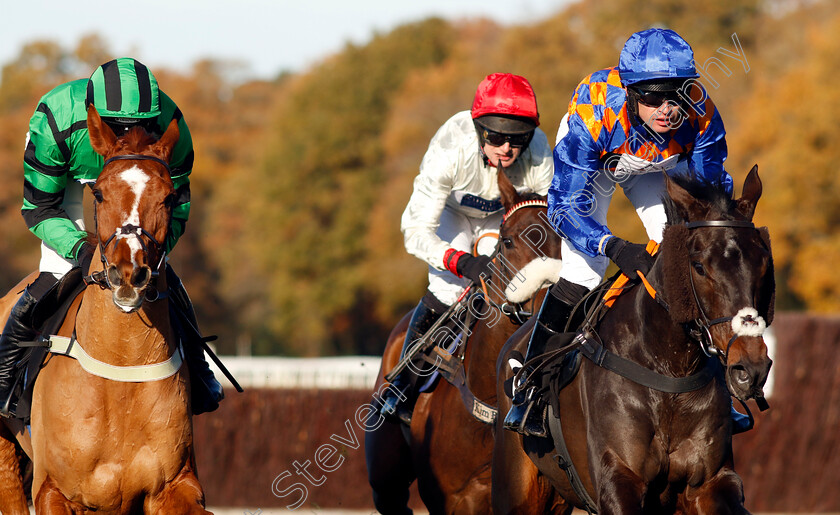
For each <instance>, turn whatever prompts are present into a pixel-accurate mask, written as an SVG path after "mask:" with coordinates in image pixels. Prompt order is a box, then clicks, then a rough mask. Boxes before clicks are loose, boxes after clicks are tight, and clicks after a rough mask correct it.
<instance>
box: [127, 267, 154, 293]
mask: <svg viewBox="0 0 840 515" xmlns="http://www.w3.org/2000/svg"><path fill="white" fill-rule="evenodd" d="M151 278H152V271H151V270H149V267H147V266H143V267H140V268H135V269H134V271H133V272H131V285H132V286H134V287H135V288H142V287H143V286H146V285H147V284H148V283H149V280H150V279H151Z"/></svg>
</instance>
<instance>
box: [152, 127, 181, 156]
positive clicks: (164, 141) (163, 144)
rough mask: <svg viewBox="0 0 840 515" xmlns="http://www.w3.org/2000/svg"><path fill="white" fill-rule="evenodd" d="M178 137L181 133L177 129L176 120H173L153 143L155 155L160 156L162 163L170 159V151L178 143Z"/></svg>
mask: <svg viewBox="0 0 840 515" xmlns="http://www.w3.org/2000/svg"><path fill="white" fill-rule="evenodd" d="M180 137H181V132H180V130H179V129H178V120H175V119H173V120H172V121H171V122H169V127H167V128H166V132H164V133H163V136H161V137H160V139H159V140H158V142H157V143H155V146H154V149H155V153H157V154H158V155H160V156H161V157H162V158H163V160H164V161H167V162H168V161H169V159H170V158H171V157H172V149H174V148H175V144H176V143H178V138H180Z"/></svg>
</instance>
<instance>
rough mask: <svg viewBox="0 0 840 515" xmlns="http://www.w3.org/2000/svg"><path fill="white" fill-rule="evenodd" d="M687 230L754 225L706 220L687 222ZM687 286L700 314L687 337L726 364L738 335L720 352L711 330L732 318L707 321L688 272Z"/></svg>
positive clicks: (750, 223) (741, 222)
mask: <svg viewBox="0 0 840 515" xmlns="http://www.w3.org/2000/svg"><path fill="white" fill-rule="evenodd" d="M685 226H686V228H687V229H698V228H703V227H712V228H714V227H729V228H746V229H755V224H753V223H752V222H744V221H738V220H707V221H699V222H688V223H686V224H685ZM688 278H689V284H690V285H691V294H692V295H693V296H694V303H695V304H696V305H697V310H698V311H699V312H700V316H699V317H698V318H695V319H694V320H693V321H692V322H691V323H693V324H694V325H695V327H692V328H689V330H688V332H689V335H690V336H691V337H692V338H694V339H695V340H697V342H698V343H699V344H700V348H701V349H702V350H703V352H704V353H705V354H706V355H707V356H709V357H710V358H711V357H713V356H717V357H718V358H720V360H721V361H722V362H723V363H726V357H727V355H728V354H729V350H730V348H731V347H732V344H733V343H734V342H735V340H737V339H738V336H739V335H738V334H737V333H735V334H733V335H732V337H731V338H730V339H729V343H727V345H726V351H722V350H720V349H718V348H717V347H715V346H714V344H713V342H712V333H711V328H712V327H713V326H715V325H717V324H723V323H728V322H731V321H732V319H733V318H735V317H734V316H726V317H720V318H715V319H712V320H709V317H708V316H707V315H706V311H705V310H704V309H703V304H702V303H701V302H700V296H699V295H697V287H696V286H695V284H694V275H693V274H692V273H691V271H689V273H688Z"/></svg>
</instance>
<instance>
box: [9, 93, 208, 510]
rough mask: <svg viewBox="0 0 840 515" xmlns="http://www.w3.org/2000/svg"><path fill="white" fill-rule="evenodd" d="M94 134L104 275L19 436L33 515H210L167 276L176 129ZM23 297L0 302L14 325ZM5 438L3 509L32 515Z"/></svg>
mask: <svg viewBox="0 0 840 515" xmlns="http://www.w3.org/2000/svg"><path fill="white" fill-rule="evenodd" d="M87 123H88V129H89V133H90V140H91V144H92V146H93V148H94V150H96V152H98V153H99V154H101V155H102V156H103V157H104V158H105V165H104V167H103V170H102V173H101V174H100V175H99V178H98V179H97V181H96V183H95V185H94V187H93V196H94V199H95V206H94V207H95V211H94V212H95V220H96V227H95V233H94V234H93V238H94V243H97V250H96V253H95V255H94V259H93V263H100V262H101V263H102V266H103V270H101V271H100V272H99V274H98V275H99V278H100V280H101V282H100V284H92V285H90V286H88V287H87V289H85V291H84V293H83V295H82V296H81V298H80V304H77V308H76V307H74V308H71V311H75V310H76V309H77V313H78V314H77V316H76V317H75V325H73V320H72V317H68V321H65V323H64V325H63V327H62V328H61V329H60V330H59V334H61V335H64V336H68V337H70V336H72V340H70V341H71V342H72V343H71V344H70V347H74V346H75V347H80V348H81V349H83V351H84V352H83V354H84V355H82V356H80V355H79V354H75V355H76V356H77V358H76V359H72V358H70V357H67V356H63V355H59V354H50V355H49V357H48V358H47V361H46V363H45V365H44V366H43V369H42V370H41V372H40V374H39V376H38V380H37V381H36V383H35V390H34V393H33V398H32V412H31V437H29V436H28V435H27V433H25V432H24V433H19V434H18V438H19V440H20V441H21V445H22V447H23V448H24V449H27V450H28V451H29V452H30V456H31V458H32V462H33V465H34V477H33V485H32V493H33V499H34V504H35V510H36V512H37V513H39V514H42V513H43V514H48V513H61V514H69V513H94V512H95V513H149V514H151V513H155V514H157V513H178V514H181V513H195V514H204V513H209V512H207V511H206V510H205V509H204V492H203V490H202V488H201V485H200V484H199V482H198V479H197V477H196V475H195V458H194V452H193V429H192V418H191V414H190V391H189V388H190V387H189V384H190V383H189V377H188V371H187V368H186V366H182V358H181V351H180V349H179V346H178V343H177V342H178V340H177V338H176V336H175V334H174V333H173V330H172V325H171V323H170V319H169V306H168V300H167V299H166V292H167V286H166V274H165V273H163V270H164V267H165V264H164V257H165V252H164V248H163V242H164V241H165V238H166V236H167V234H168V230H169V225H170V223H171V216H172V207H173V205H174V199H175V190H174V187H173V184H172V180H171V178H170V175H169V166H168V164H167V163H168V161H169V159H170V157H171V152H172V148H173V147H174V145H175V143H176V142H177V141H178V138H179V132H178V126H177V123H176V122H175V121H173V122H172V123H171V124H170V125H169V127H168V129H167V130H166V132H165V133H164V134H163V136H161V138H160V139H159V140H155V139H154V138H153V137H151V136H149V135H148V134H146V132H145V131H144V130H143V129H141V128H134V129H132V130H131V131H130V132H129V133H127V134H126V135H125V136H123V137H121V138H119V139H118V138H117V137H116V136H115V135H114V133H113V132H112V131H111V129H110V128H109V127H108V126H107V125H105V124H104V123H103V122H102V120H101V119H100V117H99V115H98V114H97V112H96V110H95V109H94V108H93V107H92V106H91V108H90V109H89V110H88V120H87ZM95 269H96V265H93V266H92V267H91V272H94V271H95ZM16 291H18V289H15V290H13V291H12V293H10V294H9V295H7V296H6V297H4V299H3V306H4V307H3V309H4V310H5V312H6V313H8V305H9V303H14V300H15V297H16V294H15V293H14V292H16ZM77 302H78V301H77ZM65 341H66V339H65ZM56 342H58V340H57V339H56V340H55V341H53V345H54V346H55V345H56ZM68 352H69V351H68ZM9 436H10V433H9V431H8V430H5V429H4V431H3V432H2V433H0V478H2V480H3V481H4V485H5V487H6V488H4V489H2V490H0V509H2V511H3V513H29V511H28V510H26V511H23V510H21V507H20V499H21V497H22V493H23V489H22V486H21V485H20V484H19V482H20V479H19V478H18V484H17V485H15V486H14V487H12V486H10V485H12V484H13V481H14V472H15V471H16V468H15V465H14V463H13V462H14V461H15V457H14V456H13V454H12V451H13V445H12V443H11V441H10V439H9ZM24 508H25V505H24Z"/></svg>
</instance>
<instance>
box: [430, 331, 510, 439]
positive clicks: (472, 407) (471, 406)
mask: <svg viewBox="0 0 840 515" xmlns="http://www.w3.org/2000/svg"><path fill="white" fill-rule="evenodd" d="M433 353H434V354H436V355H437V357H438V358H440V361H436V362H437V363H438V372H439V373H440V375H441V376H442V377H443V378H444V379H446V381H447V382H448V383H449V384H451V385H452V386H454V387H455V388H457V389H458V392H459V393H460V394H461V401H462V402H463V403H464V407H465V408H466V409H467V411H468V412H469V413H470V414H471V415H472V416H473V417H475V419H476V420H478V421H479V422H484V423H485V424H493V423H494V422H496V417H497V416H498V414H499V410H498V409H497V408H495V407H493V406H491V405H489V404H487V403H486V402H483V401H481V400H479V399H478V398H477V397H476V396H475V394H473V393H472V391H471V390H470V386H469V385H468V384H467V377H466V371H465V370H464V364H463V362H461V360H460V359H458V358H457V357H456V356H454V355H452V354H450V353H448V352H446V351H445V350H443V349H441V348H440V347H435V348H434V350H433Z"/></svg>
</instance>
